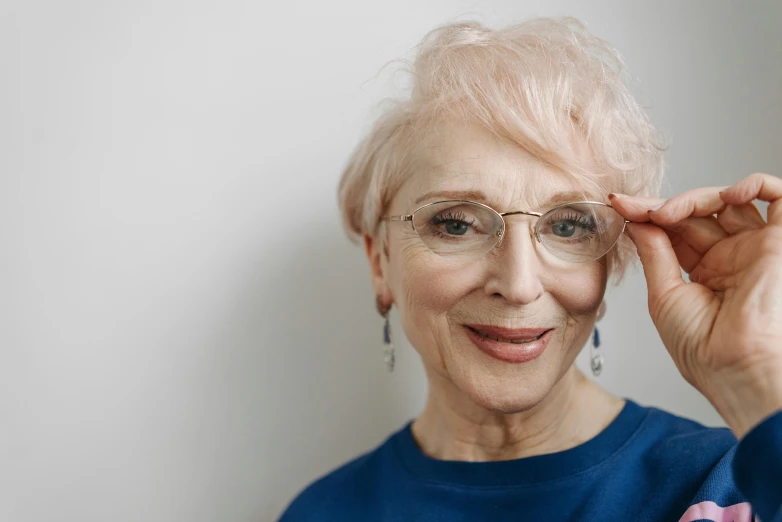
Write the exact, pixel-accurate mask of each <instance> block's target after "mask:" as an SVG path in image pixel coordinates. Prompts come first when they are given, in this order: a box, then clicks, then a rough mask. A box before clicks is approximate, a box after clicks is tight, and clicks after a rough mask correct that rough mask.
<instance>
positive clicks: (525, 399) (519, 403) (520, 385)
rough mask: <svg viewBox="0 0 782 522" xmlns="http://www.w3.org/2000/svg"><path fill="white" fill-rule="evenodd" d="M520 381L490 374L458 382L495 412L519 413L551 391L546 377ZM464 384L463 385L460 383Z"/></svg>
mask: <svg viewBox="0 0 782 522" xmlns="http://www.w3.org/2000/svg"><path fill="white" fill-rule="evenodd" d="M536 377H538V378H537V379H533V380H531V381H529V380H528V381H526V382H519V380H518V379H502V378H498V377H496V376H490V377H488V378H487V379H481V380H479V381H477V382H476V381H474V380H471V382H466V383H457V386H459V387H460V388H461V391H462V392H463V393H465V394H466V395H467V396H468V397H469V398H470V399H471V400H472V401H473V402H474V403H475V404H477V405H478V406H480V407H482V408H484V409H486V410H488V411H491V412H494V413H504V414H510V413H519V412H522V411H526V410H529V409H531V408H533V407H535V406H537V405H538V404H539V403H540V402H541V401H542V400H543V399H544V398H545V397H546V395H547V394H548V392H549V391H550V386H548V385H547V383H546V379H541V378H540V377H541V376H536ZM460 384H463V385H460Z"/></svg>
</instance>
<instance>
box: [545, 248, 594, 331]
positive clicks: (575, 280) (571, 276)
mask: <svg viewBox="0 0 782 522" xmlns="http://www.w3.org/2000/svg"><path fill="white" fill-rule="evenodd" d="M606 274H607V272H606V267H605V264H604V263H600V262H594V263H583V264H577V265H572V268H571V269H570V270H563V271H561V272H560V273H559V274H558V275H557V278H556V279H553V280H552V281H551V284H550V285H549V286H548V291H549V292H551V294H552V295H553V296H554V297H555V298H556V299H557V301H559V303H560V304H561V305H562V306H563V307H564V308H565V310H567V312H568V315H570V316H571V317H573V318H579V317H583V316H590V315H592V314H594V313H595V312H596V311H597V309H598V308H599V307H600V303H601V301H602V300H603V296H604V295H605V290H606Z"/></svg>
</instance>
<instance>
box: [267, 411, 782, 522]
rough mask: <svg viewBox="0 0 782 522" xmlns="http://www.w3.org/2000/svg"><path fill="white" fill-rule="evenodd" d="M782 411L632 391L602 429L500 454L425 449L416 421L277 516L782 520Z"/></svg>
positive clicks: (443, 520) (288, 520) (446, 521)
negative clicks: (736, 422)
mask: <svg viewBox="0 0 782 522" xmlns="http://www.w3.org/2000/svg"><path fill="white" fill-rule="evenodd" d="M781 506H782V411H779V412H777V413H776V414H774V415H772V416H770V417H769V418H767V419H766V420H764V421H763V422H762V423H761V424H759V425H758V426H756V427H755V428H754V429H753V430H752V431H750V433H748V434H747V435H746V436H745V437H744V438H743V439H742V440H741V442H740V443H737V441H736V438H735V436H734V435H733V433H732V432H731V431H730V430H728V429H727V428H707V427H704V426H702V425H701V424H698V423H697V422H694V421H691V420H687V419H684V418H682V417H678V416H675V415H672V414H670V413H666V412H664V411H662V410H659V409H657V408H651V407H643V406H640V405H639V404H637V403H635V402H633V401H631V400H627V404H626V405H625V407H624V409H623V410H622V412H621V413H620V414H619V416H618V417H617V418H616V419H615V420H614V421H613V422H612V423H611V424H610V425H609V426H608V427H607V428H606V429H605V430H603V431H602V432H601V433H600V434H598V435H597V436H596V437H595V438H593V439H591V440H589V441H587V442H585V443H583V444H581V445H579V446H576V447H575V448H571V449H569V450H565V451H561V452H558V453H551V454H547V455H538V456H534V457H527V458H521V459H516V460H506V461H498V462H458V461H445V460H436V459H432V458H430V457H427V456H426V455H424V454H423V453H421V450H420V449H419V448H418V446H417V445H416V443H415V441H414V439H413V437H412V435H411V432H410V424H407V425H406V426H405V427H404V428H402V429H401V430H400V431H398V432H396V433H395V434H393V435H392V436H391V437H389V438H388V439H387V440H386V441H385V442H384V443H383V444H382V445H380V446H379V447H378V448H376V449H375V450H373V451H371V452H369V453H367V454H365V455H362V456H361V457H359V458H357V459H355V460H353V461H351V462H349V463H347V464H345V465H344V466H342V467H340V468H338V469H336V470H335V471H332V472H331V473H329V474H328V475H326V476H325V477H323V478H321V479H319V480H317V481H315V482H314V483H312V484H311V485H310V486H309V487H307V488H306V489H305V490H304V491H303V492H302V493H300V494H299V496H298V497H296V498H295V499H294V501H293V502H292V503H291V504H290V506H288V509H287V510H286V511H285V513H283V515H282V518H281V519H280V522H314V521H327V520H328V521H332V520H334V521H344V522H353V521H355V522H368V521H375V520H382V521H394V522H396V521H399V522H402V521H404V522H408V521H427V522H435V521H437V522H460V521H468V520H469V521H473V520H486V521H491V522H502V521H506V520H507V521H511V520H512V521H514V522H518V521H528V520H529V521H556V522H560V521H579V522H583V521H589V522H597V521H632V522H644V521H654V522H677V521H678V522H685V521H686V522H691V521H696V520H697V521H702V520H709V521H719V522H728V521H731V522H751V521H753V520H755V519H754V518H753V517H755V516H757V517H758V518H757V520H761V521H762V522H782V509H781Z"/></svg>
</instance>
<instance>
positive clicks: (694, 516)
mask: <svg viewBox="0 0 782 522" xmlns="http://www.w3.org/2000/svg"><path fill="white" fill-rule="evenodd" d="M702 519H703V520H713V521H714V522H752V507H751V506H750V505H749V502H742V503H741V504H733V505H732V506H728V507H719V506H718V505H717V504H715V503H714V502H711V501H707V502H701V503H700V504H695V505H694V506H690V507H689V508H687V511H686V512H685V513H684V515H682V518H680V519H679V522H692V521H693V520H702ZM757 520H758V519H757V518H755V522H757Z"/></svg>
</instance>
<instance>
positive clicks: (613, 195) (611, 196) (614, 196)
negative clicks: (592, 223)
mask: <svg viewBox="0 0 782 522" xmlns="http://www.w3.org/2000/svg"><path fill="white" fill-rule="evenodd" d="M622 196H624V194H614V193H613V192H611V193H610V194H609V195H608V199H614V198H616V199H619V198H621V197H622Z"/></svg>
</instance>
